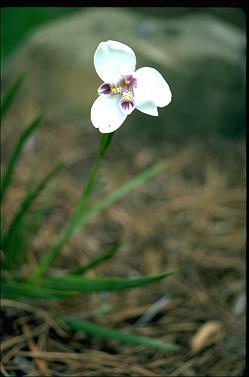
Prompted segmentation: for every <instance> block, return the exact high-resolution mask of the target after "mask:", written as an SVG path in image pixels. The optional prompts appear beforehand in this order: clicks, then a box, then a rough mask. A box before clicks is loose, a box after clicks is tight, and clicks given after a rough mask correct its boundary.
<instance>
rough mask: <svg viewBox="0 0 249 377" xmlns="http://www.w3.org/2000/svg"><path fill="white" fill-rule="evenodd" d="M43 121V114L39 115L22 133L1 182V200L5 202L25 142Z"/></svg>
mask: <svg viewBox="0 0 249 377" xmlns="http://www.w3.org/2000/svg"><path fill="white" fill-rule="evenodd" d="M41 119H42V114H41V113H40V114H38V115H37V116H36V117H35V118H34V119H33V120H32V121H31V123H30V125H29V126H28V127H27V128H26V129H25V130H24V131H23V132H22V133H21V135H20V136H19V139H18V141H17V143H16V145H15V147H14V149H13V152H12V154H11V156H10V158H9V160H8V162H7V166H6V170H5V174H4V176H3V179H2V182H1V200H3V197H4V194H5V192H6V189H7V187H8V185H9V183H10V181H11V178H12V174H13V171H14V168H15V164H16V162H17V161H18V157H19V155H20V152H21V150H22V147H23V145H24V143H25V141H26V140H27V139H28V137H29V136H30V135H31V134H32V132H33V131H34V130H35V129H36V127H37V126H38V125H39V123H40V121H41Z"/></svg>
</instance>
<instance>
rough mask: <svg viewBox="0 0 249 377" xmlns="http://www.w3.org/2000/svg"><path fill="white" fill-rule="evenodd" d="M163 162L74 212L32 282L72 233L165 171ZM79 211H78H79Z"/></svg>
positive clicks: (55, 255) (38, 276)
mask: <svg viewBox="0 0 249 377" xmlns="http://www.w3.org/2000/svg"><path fill="white" fill-rule="evenodd" d="M165 166H166V164H165V161H161V162H159V163H157V164H155V165H153V166H151V167H150V168H148V169H146V170H144V171H143V172H142V173H139V174H138V175H136V176H135V177H134V178H132V179H130V180H129V181H128V182H126V183H124V184H123V185H121V186H120V187H118V188H117V189H116V190H114V191H113V192H112V193H111V194H110V195H108V196H106V197H105V198H104V199H102V200H101V201H100V202H98V203H97V204H95V205H93V207H92V208H87V209H86V208H85V207H84V208H80V205H79V206H78V209H76V211H75V212H74V216H72V218H71V220H70V222H69V224H68V226H67V227H66V229H65V231H64V232H63V234H62V236H61V237H60V239H59V241H58V242H57V243H56V244H55V245H54V246H53V247H52V248H51V249H50V250H49V251H48V253H47V255H45V257H44V258H43V259H42V260H41V261H40V263H39V265H38V267H37V270H36V271H34V273H33V275H32V278H31V279H33V280H34V281H35V280H37V279H39V278H40V277H41V276H42V274H44V273H45V272H46V270H47V269H48V268H49V266H50V265H51V264H52V263H53V261H54V260H55V258H56V257H57V255H58V254H59V252H60V250H61V248H62V247H63V245H64V244H65V242H66V241H67V240H68V239H69V237H70V236H71V235H72V233H73V231H75V229H76V228H78V227H79V226H83V225H84V224H86V223H87V222H88V221H89V220H91V219H92V218H93V217H95V216H96V215H97V214H99V213H100V212H101V211H103V210H104V209H106V208H107V207H109V206H110V205H112V204H113V203H115V202H116V201H118V200H119V199H121V198H122V197H123V196H124V195H126V194H127V193H128V192H130V191H131V190H133V189H134V188H136V187H137V186H139V185H140V184H142V183H143V182H145V181H146V180H147V179H149V178H152V177H153V176H154V175H156V174H158V173H159V172H160V171H162V170H163V169H165ZM79 209H80V210H79Z"/></svg>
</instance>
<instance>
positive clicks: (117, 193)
mask: <svg viewBox="0 0 249 377" xmlns="http://www.w3.org/2000/svg"><path fill="white" fill-rule="evenodd" d="M165 167H166V164H165V161H161V162H159V163H157V164H155V165H153V166H151V167H149V168H148V169H146V170H144V171H143V172H142V173H139V174H138V175H136V176H135V177H134V178H132V179H130V180H129V181H128V182H125V183H124V184H123V185H121V186H120V187H118V188H117V189H116V190H114V191H113V192H112V193H111V194H110V195H108V196H106V197H105V198H104V199H102V200H101V201H99V202H98V203H96V204H95V205H93V206H92V208H90V209H88V211H87V212H86V213H85V214H84V217H83V219H82V220H83V221H82V223H83V224H85V223H87V222H88V221H89V220H91V219H92V218H94V217H95V216H96V215H98V214H99V213H100V212H101V211H103V210H104V209H106V208H108V207H109V206H110V205H112V204H113V203H115V202H117V201H118V200H119V199H121V198H122V197H123V196H125V195H126V194H127V193H128V192H130V191H131V190H133V189H135V188H136V187H137V186H139V185H141V184H142V183H144V182H145V181H147V179H150V178H152V177H153V176H155V175H156V174H158V173H159V172H160V171H162V170H163V169H165Z"/></svg>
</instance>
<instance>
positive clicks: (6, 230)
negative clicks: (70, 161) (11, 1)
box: [1, 76, 177, 351]
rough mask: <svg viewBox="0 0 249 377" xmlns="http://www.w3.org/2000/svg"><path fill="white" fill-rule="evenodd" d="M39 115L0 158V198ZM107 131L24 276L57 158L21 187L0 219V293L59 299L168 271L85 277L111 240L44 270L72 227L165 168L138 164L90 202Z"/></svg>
mask: <svg viewBox="0 0 249 377" xmlns="http://www.w3.org/2000/svg"><path fill="white" fill-rule="evenodd" d="M23 78H24V76H20V77H19V78H18V79H17V81H16V82H15V83H14V84H13V85H12V87H11V88H10V89H9V90H8V91H7V94H6V95H5V96H4V97H3V99H2V102H1V116H3V115H4V114H5V113H6V111H7V109H8V108H9V107H10V106H11V104H12V102H13V100H14V98H15V96H16V94H17V92H18V89H19V88H20V85H21V83H22V81H23ZM41 120H42V114H38V115H37V116H36V117H35V118H34V119H33V120H32V121H31V122H30V124H29V125H28V126H27V127H26V128H25V129H24V131H23V132H22V133H21V134H20V136H19V137H18V140H17V142H16V144H15V145H14V147H13V150H12V152H11V154H10V157H9V159H8V161H7V164H6V169H5V172H4V175H3V178H2V182H1V200H2V201H3V198H4V195H5V194H6V192H7V190H8V188H9V185H10V184H11V179H12V176H13V173H14V170H15V167H16V164H17V163H18V161H19V159H20V157H21V151H22V149H23V146H24V144H25V142H26V141H27V140H28V138H29V137H30V136H31V135H32V133H33V132H34V131H35V130H36V129H37V127H38V125H39V124H40V122H41ZM112 137H113V134H104V135H102V137H101V139H100V144H99V150H98V154H97V157H96V160H95V162H94V164H93V167H92V169H91V170H90V173H89V175H88V178H87V180H86V185H85V188H84V189H83V190H82V192H81V195H80V198H79V201H78V203H77V204H76V207H75V208H74V210H73V211H72V214H71V216H70V218H69V220H68V223H67V224H66V226H65V228H64V229H63V231H62V233H61V234H60V235H59V237H58V240H57V242H56V243H55V244H54V245H52V247H51V248H50V249H49V250H48V251H45V255H44V257H43V258H41V260H40V261H38V263H37V266H36V268H35V270H34V271H33V273H32V274H31V276H30V278H29V279H28V278H26V279H25V278H23V277H22V279H20V275H19V274H18V272H19V270H20V269H21V267H22V264H23V263H24V262H25V258H26V253H27V252H28V250H29V243H30V240H31V239H32V237H33V236H34V233H35V231H36V230H37V229H38V227H39V225H40V223H41V219H42V215H43V214H44V209H45V208H46V206H47V204H46V205H44V203H42V204H41V203H40V204H38V205H37V199H38V198H39V197H40V195H41V194H42V193H43V192H44V190H45V189H46V188H47V187H48V185H49V183H50V182H51V181H52V180H53V179H54V178H55V176H56V175H57V174H58V172H59V171H60V170H61V168H62V164H58V165H57V166H55V167H54V168H52V169H51V170H50V171H49V172H48V173H47V174H46V176H45V177H44V178H43V179H42V180H41V181H40V182H38V183H32V185H29V186H28V187H27V189H26V192H25V194H24V197H23V199H22V200H21V203H20V205H19V208H18V209H17V212H16V213H15V214H14V215H13V217H12V219H11V221H10V223H9V224H4V223H3V219H1V231H2V232H1V251H2V254H1V258H2V262H3V263H2V265H1V266H2V279H1V287H2V294H3V295H4V296H5V297H8V298H12V299H18V298H26V299H27V298H29V299H42V300H55V299H64V298H68V297H71V296H74V295H77V294H79V293H81V292H88V293H91V292H102V291H108V292H114V291H116V292H118V291H121V290H124V289H131V288H136V287H142V286H144V285H147V284H150V283H153V282H157V281H160V280H162V279H165V278H167V277H169V276H171V275H172V274H174V271H169V272H164V273H161V274H158V275H152V276H141V277H136V278H130V279H127V278H113V277H102V276H99V277H85V276H82V275H84V274H86V273H87V272H88V271H90V270H91V269H93V268H96V267H97V266H99V265H100V264H101V263H103V262H104V261H107V260H109V259H110V258H112V257H113V256H114V254H115V253H116V252H117V251H118V249H119V247H120V243H116V244H114V245H113V246H112V247H111V248H110V249H109V250H107V251H106V252H104V253H103V254H102V255H100V256H99V257H97V258H95V259H93V260H92V261H90V262H89V263H87V264H84V265H82V266H79V267H77V268H75V269H73V270H71V271H67V272H65V273H64V274H63V275H62V276H51V277H47V276H46V272H47V270H48V269H49V268H50V267H51V265H52V264H53V262H54V261H55V259H56V257H57V256H58V255H59V254H60V252H61V250H62V248H63V246H64V245H65V243H66V242H67V241H68V240H69V239H70V237H71V236H72V234H73V233H74V231H75V230H76V229H77V228H79V226H83V225H84V224H86V223H87V221H89V220H91V219H92V218H93V217H94V216H96V215H97V214H99V213H100V212H101V211H103V210H104V209H106V208H108V207H109V206H110V205H112V204H113V203H115V202H116V201H117V200H119V199H121V198H122V197H123V196H124V195H126V194H127V193H129V192H130V191H131V190H133V189H134V188H136V187H137V186H138V185H140V184H142V183H143V182H145V181H146V180H147V179H149V178H152V177H153V176H155V175H156V174H157V173H159V172H160V171H162V170H163V169H164V168H165V163H164V161H162V162H161V163H159V164H155V165H154V166H152V167H150V168H148V169H146V170H144V171H143V172H142V173H139V174H137V175H136V176H135V177H133V178H131V179H130V180H129V181H128V182H125V183H124V184H123V185H121V186H120V187H118V188H117V189H116V190H114V191H113V192H111V193H109V194H108V195H106V196H105V197H104V198H102V199H101V200H99V201H97V202H96V203H95V204H92V205H90V204H89V201H90V198H91V194H92V192H93V189H94V186H95V184H96V181H97V176H98V173H99V169H100V166H101V162H102V160H103V157H104V155H105V153H106V151H107V149H108V146H109V145H110V142H111V140H112ZM65 322H66V323H67V325H68V326H69V327H70V328H71V329H74V330H79V331H85V332H87V333H89V334H94V335H96V336H100V337H103V338H105V339H115V340H119V341H123V342H128V343H135V344H142V345H147V346H151V347H156V348H160V349H164V350H171V351H172V350H176V349H177V348H176V346H175V345H172V344H168V343H165V342H160V341H156V340H153V339H150V338H146V337H141V336H139V335H131V334H127V333H124V332H122V331H119V330H111V329H108V328H106V327H104V326H100V325H96V324H93V323H90V322H88V321H83V320H81V321H78V320H73V319H70V320H68V319H67V320H65Z"/></svg>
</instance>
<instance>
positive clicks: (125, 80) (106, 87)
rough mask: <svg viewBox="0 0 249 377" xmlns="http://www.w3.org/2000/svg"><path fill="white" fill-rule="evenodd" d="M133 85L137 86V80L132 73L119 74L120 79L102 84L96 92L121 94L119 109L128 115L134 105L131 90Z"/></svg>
mask: <svg viewBox="0 0 249 377" xmlns="http://www.w3.org/2000/svg"><path fill="white" fill-rule="evenodd" d="M134 87H135V88H136V87H137V80H136V79H135V78H134V77H133V76H132V75H123V76H121V79H120V80H119V81H118V82H117V83H115V84H110V83H104V84H102V85H101V86H100V87H99V89H98V93H99V94H104V95H108V96H110V95H115V94H121V95H122V97H121V99H120V101H119V105H120V108H121V110H122V111H123V112H124V113H125V114H127V115H128V114H130V113H131V112H132V111H133V109H134V107H135V105H134V91H133V88H134Z"/></svg>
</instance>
